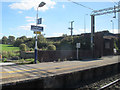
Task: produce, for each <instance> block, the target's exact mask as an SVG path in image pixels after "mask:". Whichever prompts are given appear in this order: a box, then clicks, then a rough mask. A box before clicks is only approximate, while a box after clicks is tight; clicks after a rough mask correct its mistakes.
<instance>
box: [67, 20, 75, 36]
mask: <svg viewBox="0 0 120 90" xmlns="http://www.w3.org/2000/svg"><path fill="white" fill-rule="evenodd" d="M73 22H74V21H71V22H70V25H71V26H70V28H68V29H70V32H71V36H72V35H73Z"/></svg>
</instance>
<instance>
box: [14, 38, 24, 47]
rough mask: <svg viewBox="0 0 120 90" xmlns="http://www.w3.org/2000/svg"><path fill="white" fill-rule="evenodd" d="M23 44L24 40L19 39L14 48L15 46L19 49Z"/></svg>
mask: <svg viewBox="0 0 120 90" xmlns="http://www.w3.org/2000/svg"><path fill="white" fill-rule="evenodd" d="M22 43H23V40H22V39H17V40H16V41H15V42H14V46H15V47H19V46H20V44H22Z"/></svg>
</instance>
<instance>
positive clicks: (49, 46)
mask: <svg viewBox="0 0 120 90" xmlns="http://www.w3.org/2000/svg"><path fill="white" fill-rule="evenodd" d="M47 50H56V46H55V45H48V47H47Z"/></svg>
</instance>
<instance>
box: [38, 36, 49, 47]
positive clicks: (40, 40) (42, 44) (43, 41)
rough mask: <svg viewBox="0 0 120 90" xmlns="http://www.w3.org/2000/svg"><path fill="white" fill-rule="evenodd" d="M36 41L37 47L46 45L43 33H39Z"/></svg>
mask: <svg viewBox="0 0 120 90" xmlns="http://www.w3.org/2000/svg"><path fill="white" fill-rule="evenodd" d="M37 41H38V48H44V47H47V46H48V44H47V40H46V38H45V37H44V36H43V35H39V36H38V39H37Z"/></svg>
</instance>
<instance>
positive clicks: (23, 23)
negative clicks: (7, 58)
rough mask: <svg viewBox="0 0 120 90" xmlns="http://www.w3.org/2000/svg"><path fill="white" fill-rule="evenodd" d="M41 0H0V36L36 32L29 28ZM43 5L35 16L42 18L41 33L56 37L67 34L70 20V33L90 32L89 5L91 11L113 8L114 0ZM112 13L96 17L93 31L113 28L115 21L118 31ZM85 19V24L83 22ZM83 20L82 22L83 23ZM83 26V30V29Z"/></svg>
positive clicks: (48, 3)
mask: <svg viewBox="0 0 120 90" xmlns="http://www.w3.org/2000/svg"><path fill="white" fill-rule="evenodd" d="M41 1H42V0H6V1H5V0H2V1H1V2H0V19H1V21H0V38H2V37H3V36H7V37H8V36H10V35H13V36H15V37H16V38H17V37H20V36H27V37H34V36H35V34H34V33H33V31H31V30H30V27H31V25H35V24H36V13H37V11H36V9H37V6H38V5H39V3H40V2H41ZM43 1H44V2H45V3H46V5H45V6H44V7H39V12H38V16H39V17H40V18H42V24H41V25H40V26H43V27H44V30H43V32H42V34H43V35H44V36H45V37H57V36H62V35H63V34H67V35H70V30H69V29H68V28H69V27H70V22H71V21H74V23H73V28H74V29H73V34H74V35H76V34H81V33H84V32H86V33H89V32H91V17H90V14H91V13H92V10H90V9H88V8H86V7H89V8H92V9H94V10H99V9H104V8H108V7H114V5H116V2H117V1H115V0H112V1H111V0H110V2H108V1H107V2H95V0H93V1H94V2H93V1H91V2H87V1H86V2H82V1H80V0H77V1H76V2H77V3H80V4H82V5H84V6H86V7H82V6H80V5H76V4H74V3H72V2H71V1H57V0H43ZM113 16H114V14H107V15H102V16H96V17H95V19H96V20H95V22H96V23H95V25H96V28H95V31H96V32H98V31H103V30H109V31H110V32H113V30H112V22H111V20H113V23H114V33H117V32H118V17H117V18H115V19H114V18H113ZM85 22H86V23H85ZM84 23H85V24H84ZM85 25H86V31H85V30H84V28H85Z"/></svg>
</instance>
